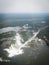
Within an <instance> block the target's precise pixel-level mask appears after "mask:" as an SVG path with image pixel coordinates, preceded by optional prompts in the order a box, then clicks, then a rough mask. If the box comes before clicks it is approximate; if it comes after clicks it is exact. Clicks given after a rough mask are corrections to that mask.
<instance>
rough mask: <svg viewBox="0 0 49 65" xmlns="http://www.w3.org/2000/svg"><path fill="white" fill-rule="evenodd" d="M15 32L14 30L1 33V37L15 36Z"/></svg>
mask: <svg viewBox="0 0 49 65" xmlns="http://www.w3.org/2000/svg"><path fill="white" fill-rule="evenodd" d="M15 34H16V32H14V31H10V32H6V33H2V34H0V39H2V38H8V37H12V36H15Z"/></svg>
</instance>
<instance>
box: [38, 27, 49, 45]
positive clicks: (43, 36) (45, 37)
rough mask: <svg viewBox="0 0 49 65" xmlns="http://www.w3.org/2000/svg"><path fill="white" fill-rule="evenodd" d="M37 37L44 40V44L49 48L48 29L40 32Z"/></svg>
mask: <svg viewBox="0 0 49 65" xmlns="http://www.w3.org/2000/svg"><path fill="white" fill-rule="evenodd" d="M37 36H38V37H39V38H41V39H43V40H45V42H46V44H47V45H48V46H49V27H47V28H45V29H44V30H42V31H41V32H40V33H39V34H38V35H37Z"/></svg>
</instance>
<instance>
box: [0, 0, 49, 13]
mask: <svg viewBox="0 0 49 65" xmlns="http://www.w3.org/2000/svg"><path fill="white" fill-rule="evenodd" d="M47 12H48V13H49V0H0V13H47Z"/></svg>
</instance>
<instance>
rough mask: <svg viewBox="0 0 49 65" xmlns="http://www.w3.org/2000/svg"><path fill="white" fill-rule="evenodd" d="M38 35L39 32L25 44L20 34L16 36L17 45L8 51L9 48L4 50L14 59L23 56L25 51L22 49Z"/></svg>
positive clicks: (13, 45)
mask: <svg viewBox="0 0 49 65" xmlns="http://www.w3.org/2000/svg"><path fill="white" fill-rule="evenodd" d="M38 33H39V31H38V32H36V33H35V34H34V36H33V37H31V38H30V39H29V40H27V41H26V42H25V43H24V44H23V43H22V41H23V39H22V38H21V36H20V34H19V33H17V34H16V36H15V40H16V43H15V44H12V45H11V46H10V47H9V48H8V49H7V48H6V49H4V50H5V51H7V52H8V53H9V55H8V57H13V56H15V55H19V54H23V53H24V51H23V49H22V47H25V46H26V44H28V43H29V42H31V41H32V40H34V39H35V37H36V36H37V34H38Z"/></svg>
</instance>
